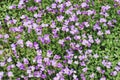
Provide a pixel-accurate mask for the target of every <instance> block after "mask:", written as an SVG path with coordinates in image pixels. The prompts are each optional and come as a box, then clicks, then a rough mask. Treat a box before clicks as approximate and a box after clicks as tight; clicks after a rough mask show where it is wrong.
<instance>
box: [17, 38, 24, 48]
mask: <svg viewBox="0 0 120 80" xmlns="http://www.w3.org/2000/svg"><path fill="white" fill-rule="evenodd" d="M16 44H19V45H20V46H21V47H23V40H22V39H19V40H18V41H17V43H16Z"/></svg>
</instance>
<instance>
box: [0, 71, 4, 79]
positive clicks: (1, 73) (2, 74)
mask: <svg viewBox="0 0 120 80" xmlns="http://www.w3.org/2000/svg"><path fill="white" fill-rule="evenodd" d="M3 76H4V72H2V71H1V72H0V79H1V78H2V77H3Z"/></svg>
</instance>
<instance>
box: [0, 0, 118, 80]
mask: <svg viewBox="0 0 120 80" xmlns="http://www.w3.org/2000/svg"><path fill="white" fill-rule="evenodd" d="M73 1H74V0H73ZM31 2H32V1H31V0H20V1H19V2H18V4H16V5H15V4H12V5H11V6H9V7H8V11H13V13H14V11H19V12H22V13H21V14H20V15H19V17H14V16H11V15H10V14H9V13H8V14H7V15H6V16H5V18H4V19H3V20H2V21H1V22H0V29H1V30H4V31H5V33H1V34H0V43H1V45H0V49H1V50H0V56H3V57H2V58H1V57H0V80H2V79H5V80H6V79H10V80H11V79H12V80H21V79H24V80H29V79H33V80H36V79H37V78H38V79H43V80H50V79H52V80H92V79H95V80H108V79H112V78H109V76H114V77H115V76H117V75H118V72H119V71H120V62H118V63H117V64H116V66H113V63H112V60H110V59H109V57H111V56H109V55H110V54H105V53H99V52H100V51H102V49H101V48H104V47H106V46H105V45H103V44H102V43H103V42H104V41H105V38H106V36H109V35H111V32H112V30H113V28H115V26H116V24H117V19H115V18H112V16H111V14H110V11H111V10H112V9H113V8H115V7H116V6H114V5H113V6H111V5H110V4H106V5H101V6H100V7H98V6H97V9H96V8H94V7H96V6H95V4H94V1H92V2H91V1H90V0H86V1H80V3H75V4H74V2H72V0H65V1H64V0H55V1H53V2H52V3H51V4H50V5H49V6H46V7H43V5H44V3H43V2H44V0H34V1H33V2H32V3H34V4H35V5H33V4H32V5H30V4H31ZM114 2H115V3H116V2H117V3H120V2H119V0H114ZM28 5H30V6H28ZM113 10H114V9H113ZM24 11H26V12H24ZM115 11H116V10H115ZM16 13H17V12H16ZM28 13H29V14H28ZM116 13H117V14H118V15H120V10H117V11H116ZM6 29H7V30H6ZM101 46H102V47H101ZM1 47H2V48H1ZM111 68H112V70H110V71H109V69H111Z"/></svg>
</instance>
